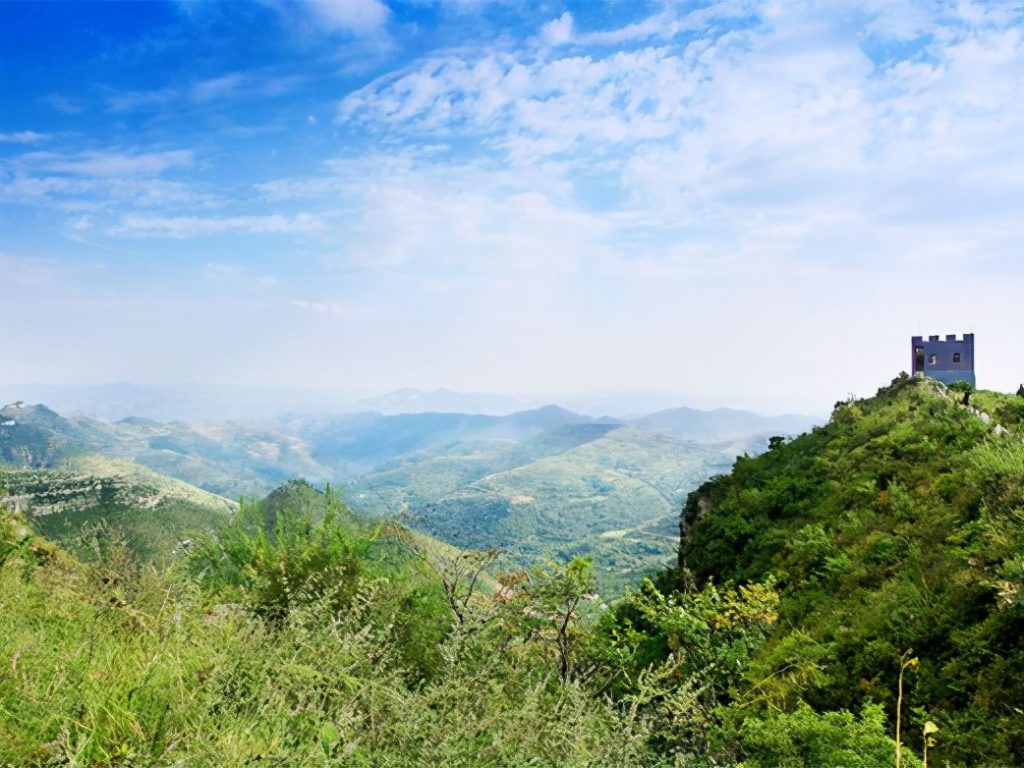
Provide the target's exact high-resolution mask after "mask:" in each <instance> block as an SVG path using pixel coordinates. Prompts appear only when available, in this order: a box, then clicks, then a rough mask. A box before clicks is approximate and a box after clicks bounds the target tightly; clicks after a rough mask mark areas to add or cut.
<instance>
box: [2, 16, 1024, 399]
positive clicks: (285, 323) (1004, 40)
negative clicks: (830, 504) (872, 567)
mask: <svg viewBox="0 0 1024 768" xmlns="http://www.w3.org/2000/svg"><path fill="white" fill-rule="evenodd" d="M0 55H2V69H0V223H2V229H0V289H2V298H0V343H2V345H3V348H4V355H3V360H2V362H0V383H14V382H28V381H45V382H51V383H98V382H103V381H112V380H131V381H137V382H143V383H168V382H184V381H189V382H199V383H210V384H225V383H260V384H266V385H272V386H273V385H293V386H294V385H298V386H308V387H315V388H325V389H332V390H338V391H342V392H346V393H351V394H354V395H368V394H375V393H379V392H382V391H387V390H391V389H396V388H399V387H404V386H419V387H423V388H433V387H442V386H443V387H448V388H452V389H458V390H469V391H474V390H477V391H493V392H502V393H518V394H531V395H546V396H552V397H557V396H559V395H560V394H565V393H583V392H608V391H616V390H631V391H662V392H673V393H679V394H680V395H681V396H683V395H700V396H703V397H705V398H708V397H710V398H712V399H714V398H716V397H717V398H721V401H722V402H723V403H726V402H734V401H736V400H737V398H739V397H740V396H748V397H749V396H754V395H756V396H758V397H760V398H761V399H762V400H764V401H765V402H766V403H771V404H772V405H775V406H777V407H778V408H801V407H802V408H803V409H804V410H812V409H820V408H822V407H825V406H827V405H828V404H830V403H832V402H834V401H835V400H837V399H840V398H842V397H845V396H846V395H847V394H848V393H851V392H852V393H857V394H862V395H863V394H869V393H870V392H872V391H873V390H874V388H875V387H877V386H879V385H881V384H883V383H884V382H886V381H888V379H890V378H892V376H894V375H895V374H896V373H897V372H898V371H900V370H901V369H905V368H906V367H907V366H908V364H909V336H910V335H911V334H915V333H924V334H932V333H938V334H946V333H953V332H957V333H960V332H963V331H974V332H975V333H976V334H977V338H978V377H979V383H980V384H981V385H984V386H991V387H995V388H1002V389H1015V388H1016V386H1017V384H1018V383H1019V382H1020V380H1021V379H1024V362H1022V361H1024V340H1022V338H1024V335H1022V334H1021V332H1020V329H1021V327H1022V314H1024V313H1022V310H1021V296H1022V295H1024V215H1022V213H1024V212H1022V205H1024V8H1022V6H1021V4H1020V3H1009V2H1006V3H1000V2H986V3H971V2H936V3H929V2H900V1H899V0H896V1H895V2H891V1H888V0H884V1H883V0H862V1H861V2H848V3H844V2H837V3H824V2H814V3H812V2H798V1H796V0H794V1H793V2H753V1H748V0H726V1H725V2H721V3H641V2H600V1H599V0H592V1H590V2H584V3H569V2H545V3H534V4H523V3H505V2H470V1H466V2H458V1H456V0H451V1H448V2H425V1H424V2H412V1H410V2H405V3H385V2H382V1H380V0H347V1H346V2H331V1H329V0H317V1H316V2H312V1H311V2H305V3H284V2H275V1H273V0H266V1H264V2H246V3H235V4H227V3H213V2H189V3H160V2H137V3H86V4H65V3H56V2H51V3H42V2H33V3H25V4H21V3H15V2H5V3H2V4H0ZM702 402H707V400H703V401H702Z"/></svg>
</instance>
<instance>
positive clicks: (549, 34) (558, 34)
mask: <svg viewBox="0 0 1024 768" xmlns="http://www.w3.org/2000/svg"><path fill="white" fill-rule="evenodd" d="M572 32H573V29H572V14H571V13H569V12H568V11H566V12H565V13H563V14H562V15H561V16H559V17H558V18H557V19H553V20H552V21H549V22H548V23H547V24H545V25H544V26H543V27H541V30H540V36H541V38H542V39H543V40H544V42H545V43H547V44H548V45H564V44H565V43H568V42H570V41H571V40H572Z"/></svg>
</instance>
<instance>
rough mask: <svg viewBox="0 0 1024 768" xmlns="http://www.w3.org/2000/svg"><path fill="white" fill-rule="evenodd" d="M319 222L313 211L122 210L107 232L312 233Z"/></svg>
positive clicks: (190, 234) (174, 235)
mask: <svg viewBox="0 0 1024 768" xmlns="http://www.w3.org/2000/svg"><path fill="white" fill-rule="evenodd" d="M323 229H324V224H323V222H322V221H321V220H320V219H319V218H318V217H317V216H314V215H313V214H309V213H299V214H296V215H295V216H282V215H280V214H273V215H269V216H149V215H141V214H126V215H124V216H121V218H120V220H119V221H118V222H117V224H115V225H114V226H113V227H111V228H110V229H108V230H107V232H108V234H111V235H121V236H127V237H162V238H186V237H200V236H204V235H216V234H221V233H224V232H242V233H246V234H276V235H289V234H290V235H312V234H316V233H318V232H321V231H323Z"/></svg>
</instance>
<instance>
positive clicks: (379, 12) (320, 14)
mask: <svg viewBox="0 0 1024 768" xmlns="http://www.w3.org/2000/svg"><path fill="white" fill-rule="evenodd" d="M304 5H305V7H306V8H307V9H308V11H309V12H310V14H312V16H313V17H314V18H316V20H317V21H318V22H319V23H321V24H323V25H324V26H325V27H326V28H328V29H330V30H332V31H341V32H350V33H353V34H357V35H371V34H376V33H378V32H379V31H380V30H381V29H383V27H384V25H385V24H386V23H387V20H388V17H389V16H390V15H391V11H390V10H389V9H388V7H387V5H385V4H384V3H383V2H381V1H380V0H307V2H306V3H305V4H304Z"/></svg>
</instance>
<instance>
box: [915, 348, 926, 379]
mask: <svg viewBox="0 0 1024 768" xmlns="http://www.w3.org/2000/svg"><path fill="white" fill-rule="evenodd" d="M923 370H924V347H914V371H915V373H916V372H917V371H923Z"/></svg>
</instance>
